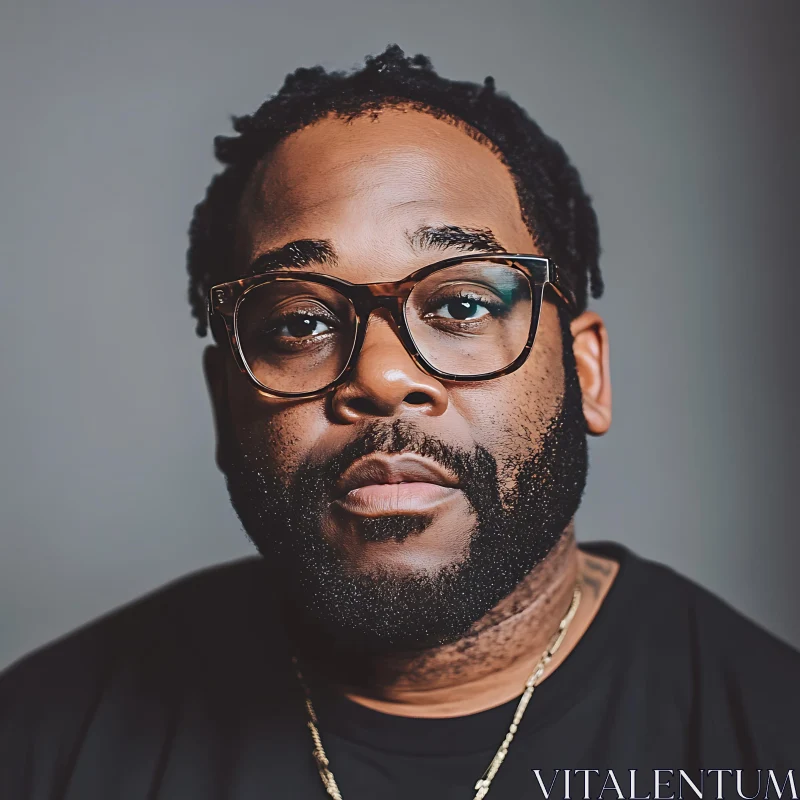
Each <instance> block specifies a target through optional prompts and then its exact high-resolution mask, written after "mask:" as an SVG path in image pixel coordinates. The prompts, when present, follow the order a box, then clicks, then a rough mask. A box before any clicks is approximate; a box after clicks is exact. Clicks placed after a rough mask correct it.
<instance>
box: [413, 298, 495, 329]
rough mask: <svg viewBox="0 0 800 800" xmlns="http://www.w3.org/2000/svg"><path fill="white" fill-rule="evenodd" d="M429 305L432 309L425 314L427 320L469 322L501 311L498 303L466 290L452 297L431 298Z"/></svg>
mask: <svg viewBox="0 0 800 800" xmlns="http://www.w3.org/2000/svg"><path fill="white" fill-rule="evenodd" d="M427 305H428V308H429V309H430V310H429V311H427V312H426V313H425V314H423V318H424V319H427V320H433V319H452V320H456V321H457V322H469V321H472V320H479V319H483V318H484V317H487V316H489V315H490V314H498V313H499V311H500V308H499V304H498V303H496V302H492V301H491V300H488V299H487V298H484V297H480V296H479V295H477V294H474V293H473V292H465V291H462V292H458V293H457V294H454V295H451V296H450V297H440V298H436V299H434V298H431V299H430V300H429V301H428V303H427Z"/></svg>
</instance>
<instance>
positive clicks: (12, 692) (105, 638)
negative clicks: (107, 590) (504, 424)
mask: <svg viewBox="0 0 800 800" xmlns="http://www.w3.org/2000/svg"><path fill="white" fill-rule="evenodd" d="M261 562H262V559H260V558H247V559H243V560H240V561H235V562H232V563H228V564H223V565H220V566H215V567H211V568H209V569H205V570H202V571H199V572H196V573H192V574H190V575H187V576H185V577H183V578H180V579H178V580H176V581H174V582H172V583H170V584H168V585H166V586H164V587H161V588H160V589H157V590H156V591H154V592H151V593H149V594H147V595H145V596H144V597H142V598H140V599H138V600H136V601H134V602H132V603H128V604H126V605H124V606H122V607H121V608H118V609H116V610H114V611H112V612H110V613H108V614H106V615H104V616H103V617H101V618H99V619H97V620H94V621H92V622H90V623H88V624H87V625H84V626H83V627H81V628H79V629H77V630H75V631H73V632H71V633H69V634H67V635H65V636H63V637H61V638H60V639H58V640H56V641H54V642H51V643H50V644H48V645H46V646H44V647H41V648H39V649H37V650H36V651H34V652H32V653H30V654H28V655H27V656H25V657H23V658H22V659H20V660H18V661H17V662H15V663H14V664H12V665H11V666H10V667H8V668H7V669H5V670H4V671H3V672H2V673H0V720H3V721H4V722H5V724H6V725H8V724H10V722H9V721H10V720H11V719H13V718H14V717H19V718H20V719H24V720H25V721H26V725H28V726H29V725H31V724H33V721H34V720H35V719H36V718H38V717H41V718H44V717H48V718H50V719H56V718H58V719H60V720H61V722H62V724H66V723H68V721H69V720H72V721H73V722H76V721H77V720H78V719H79V718H80V717H81V715H82V714H84V713H86V711H87V708H88V707H89V706H91V704H92V703H93V702H96V700H97V698H98V697H99V696H100V695H101V694H102V693H103V692H104V691H105V690H106V688H107V687H108V686H109V685H110V684H112V683H113V682H114V680H115V679H118V678H119V676H120V675H122V674H127V675H130V676H132V677H133V678H134V679H137V680H141V681H144V680H146V679H147V680H149V681H150V683H151V684H152V683H163V682H165V681H169V680H170V678H176V679H177V678H179V676H180V675H181V674H182V673H183V674H184V675H185V672H184V670H185V668H186V666H187V664H189V663H192V662H194V664H195V665H200V666H201V667H202V668H205V669H209V668H212V665H213V664H214V662H215V653H217V652H220V651H222V650H226V649H227V650H230V649H231V648H235V647H236V646H240V647H241V646H242V645H243V643H246V642H247V641H248V639H249V638H250V637H248V631H247V628H248V626H249V625H250V624H251V622H252V620H251V619H250V616H249V612H250V611H251V610H252V606H253V599H254V596H256V595H259V596H262V593H263V598H264V602H266V597H268V592H266V591H264V589H265V587H264V585H263V584H264V582H265V580H266V576H265V570H264V567H263V565H262V563H261ZM263 610H264V609H263V608H262V609H260V611H261V612H262V613H263ZM269 611H270V609H267V612H269ZM267 616H268V617H269V613H268V614H267ZM1 729H2V725H0V730H1Z"/></svg>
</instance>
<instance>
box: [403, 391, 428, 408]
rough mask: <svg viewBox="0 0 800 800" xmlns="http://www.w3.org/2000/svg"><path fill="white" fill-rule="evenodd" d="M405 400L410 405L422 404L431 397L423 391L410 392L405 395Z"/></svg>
mask: <svg viewBox="0 0 800 800" xmlns="http://www.w3.org/2000/svg"><path fill="white" fill-rule="evenodd" d="M405 402H406V403H408V404H409V405H412V406H424V405H425V404H426V403H430V402H431V398H430V397H428V395H427V394H425V392H410V393H409V394H407V395H406V397H405Z"/></svg>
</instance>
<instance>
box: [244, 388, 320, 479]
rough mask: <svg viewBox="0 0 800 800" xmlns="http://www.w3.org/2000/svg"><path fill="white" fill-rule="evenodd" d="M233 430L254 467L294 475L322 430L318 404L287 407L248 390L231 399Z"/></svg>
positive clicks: (311, 402)
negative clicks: (274, 468)
mask: <svg viewBox="0 0 800 800" xmlns="http://www.w3.org/2000/svg"><path fill="white" fill-rule="evenodd" d="M231 413H232V420H233V429H234V432H235V436H236V438H237V440H238V443H239V447H240V449H241V451H242V452H243V453H244V454H246V455H247V456H248V457H249V458H251V459H253V460H254V461H255V462H256V463H259V464H263V465H269V466H270V467H272V466H279V469H280V475H284V476H288V475H292V474H294V472H295V471H296V470H297V468H298V467H299V466H300V464H301V463H302V462H303V460H304V459H306V458H308V456H309V455H310V454H312V453H313V452H314V450H315V443H317V442H318V441H319V440H320V439H321V438H323V434H324V431H325V427H326V422H325V415H324V410H323V406H322V403H321V401H319V400H314V401H305V402H304V403H295V404H290V405H287V404H286V403H282V402H281V401H273V400H271V399H267V398H263V397H261V396H260V395H258V394H257V393H255V392H251V391H250V390H249V388H248V389H247V390H246V391H245V392H243V393H242V394H240V395H239V396H238V397H236V398H232V399H231Z"/></svg>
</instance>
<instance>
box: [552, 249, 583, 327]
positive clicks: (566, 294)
mask: <svg viewBox="0 0 800 800" xmlns="http://www.w3.org/2000/svg"><path fill="white" fill-rule="evenodd" d="M547 282H548V283H549V284H550V285H551V286H552V287H553V289H554V290H555V292H556V294H558V295H559V297H561V299H562V300H564V302H565V303H566V304H567V306H568V307H569V308H570V310H571V311H572V312H573V313H574V314H577V312H578V298H577V297H575V292H574V291H573V289H572V286H571V285H570V282H569V280H568V279H567V276H566V274H565V272H564V271H563V270H561V269H559V268H558V266H556V264H555V263H554V262H553V261H551V260H550V259H548V260H547Z"/></svg>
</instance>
